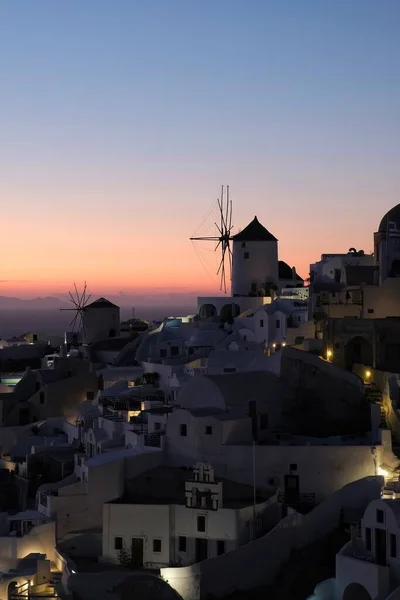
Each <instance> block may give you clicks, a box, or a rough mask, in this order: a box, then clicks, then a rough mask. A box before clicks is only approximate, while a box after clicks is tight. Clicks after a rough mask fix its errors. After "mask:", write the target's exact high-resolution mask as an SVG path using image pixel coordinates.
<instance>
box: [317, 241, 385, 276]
mask: <svg viewBox="0 0 400 600" xmlns="http://www.w3.org/2000/svg"><path fill="white" fill-rule="evenodd" d="M373 265H374V256H373V255H372V254H365V253H364V251H363V250H359V251H357V250H355V248H350V250H349V251H348V252H346V253H345V254H344V253H342V254H340V253H339V254H322V255H321V259H320V260H319V261H318V262H316V263H314V264H312V265H310V281H311V283H317V282H319V281H325V282H329V281H331V282H333V283H340V282H341V281H342V280H343V276H344V271H345V269H346V267H347V266H352V267H371V266H373Z"/></svg>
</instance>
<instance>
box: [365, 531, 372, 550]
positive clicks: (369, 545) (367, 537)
mask: <svg viewBox="0 0 400 600" xmlns="http://www.w3.org/2000/svg"><path fill="white" fill-rule="evenodd" d="M371 540H372V536H371V528H370V527H366V528H365V547H366V549H367V550H368V552H371V550H372V543H371Z"/></svg>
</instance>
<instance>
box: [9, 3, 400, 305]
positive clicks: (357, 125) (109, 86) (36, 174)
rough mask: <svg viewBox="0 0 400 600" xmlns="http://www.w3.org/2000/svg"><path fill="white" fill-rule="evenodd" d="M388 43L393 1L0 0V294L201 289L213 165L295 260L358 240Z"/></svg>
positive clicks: (390, 186) (380, 179)
mask: <svg viewBox="0 0 400 600" xmlns="http://www.w3.org/2000/svg"><path fill="white" fill-rule="evenodd" d="M399 57H400V2H399V1H398V0H379V1H376V0H279V1H278V2H277V1H276V0H113V1H111V0H68V1H58V2H56V1H54V0H35V1H32V0H0V199H1V235H0V253H1V256H2V260H1V262H0V264H1V271H0V280H1V281H0V295H18V296H20V297H29V296H36V295H45V294H47V295H48V294H53V295H56V294H65V292H66V291H67V290H68V289H69V288H71V286H72V284H73V282H77V284H78V285H82V283H83V281H84V280H87V282H88V286H89V289H90V290H91V291H92V292H94V293H101V294H107V293H109V294H136V293H137V294H145V295H146V294H152V295H157V294H160V295H162V294H165V293H172V294H177V295H180V294H183V295H184V294H196V293H199V294H200V295H201V294H205V293H207V294H208V293H215V292H218V289H219V284H218V279H217V277H216V275H215V270H216V264H217V256H216V255H215V253H214V252H213V246H209V245H208V244H205V243H200V244H197V245H196V248H194V247H193V244H192V243H191V242H190V241H189V237H190V236H191V235H192V234H193V233H194V231H196V230H197V229H198V227H199V225H200V224H201V222H202V220H203V218H204V216H205V215H206V214H207V212H208V211H209V209H210V206H212V203H213V202H214V201H215V200H216V198H217V197H218V195H219V191H220V187H221V185H222V184H224V185H226V184H229V186H230V191H231V198H232V201H233V224H234V231H238V230H240V229H242V228H244V227H245V226H246V225H247V224H248V222H249V221H251V220H252V219H253V217H254V215H257V216H258V218H259V220H260V221H261V222H262V223H263V224H264V225H265V226H266V227H267V228H268V229H269V230H270V231H271V232H272V233H273V234H274V235H275V236H276V237H277V238H278V239H279V258H280V259H282V260H285V261H286V262H288V263H289V264H290V266H292V265H295V266H296V268H297V270H298V272H299V273H300V274H301V275H303V277H307V275H308V272H309V264H310V263H311V262H314V261H315V260H317V259H318V257H319V256H320V255H321V254H322V253H326V252H346V251H347V250H348V249H349V248H350V247H356V248H357V249H359V248H363V249H364V250H365V251H366V252H368V251H372V249H373V232H374V231H375V230H376V229H377V227H378V224H379V221H380V219H381V217H382V216H383V215H384V214H385V212H386V211H387V210H389V209H390V208H391V207H392V206H394V205H395V204H397V203H399V202H400V200H399V187H400V185H399V184H400V170H399V158H400V118H399V117H400V66H399V65H400V60H399ZM215 216H216V215H215V211H211V215H210V218H209V219H208V220H206V223H205V224H204V226H203V227H202V228H201V229H200V231H199V232H198V233H199V234H202V235H209V234H212V233H213V232H214V228H213V220H212V217H215ZM199 256H200V258H199Z"/></svg>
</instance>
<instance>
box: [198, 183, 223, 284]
mask: <svg viewBox="0 0 400 600" xmlns="http://www.w3.org/2000/svg"><path fill="white" fill-rule="evenodd" d="M217 205H218V213H219V224H218V223H215V226H216V228H217V234H216V235H215V236H200V237H191V238H190V240H191V241H193V242H195V241H207V242H217V245H216V246H215V251H218V250H219V251H220V256H221V260H220V261H219V266H218V270H217V275H218V276H219V280H220V290H221V291H222V290H223V291H224V293H225V294H226V291H227V288H226V273H227V271H228V272H229V280H230V278H231V272H232V250H231V246H230V241H231V239H232V236H231V233H232V229H233V226H232V200H230V198H229V185H227V186H226V197H224V186H222V188H221V198H219V199H218V200H217ZM206 218H207V217H206ZM203 223H204V221H203Z"/></svg>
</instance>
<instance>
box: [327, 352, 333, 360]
mask: <svg viewBox="0 0 400 600" xmlns="http://www.w3.org/2000/svg"><path fill="white" fill-rule="evenodd" d="M332 356H333V352H332V350H327V351H326V358H327V359H328V360H330V359H331V358H332Z"/></svg>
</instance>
